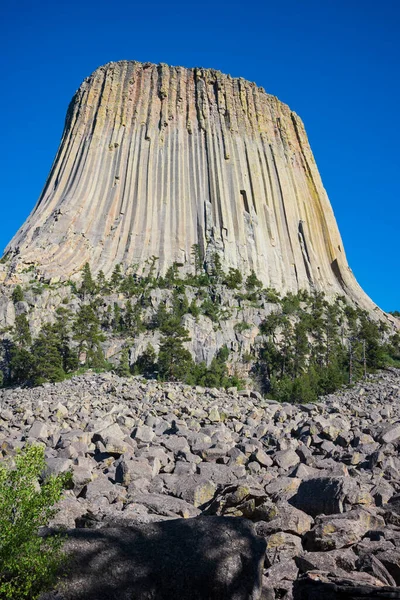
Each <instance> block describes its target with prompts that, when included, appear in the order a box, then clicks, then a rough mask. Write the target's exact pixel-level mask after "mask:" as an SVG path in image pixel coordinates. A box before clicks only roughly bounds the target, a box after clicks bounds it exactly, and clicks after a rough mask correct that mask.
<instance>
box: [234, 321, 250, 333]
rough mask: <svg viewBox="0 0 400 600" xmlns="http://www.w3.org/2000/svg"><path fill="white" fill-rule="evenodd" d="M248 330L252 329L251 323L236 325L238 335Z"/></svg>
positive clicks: (244, 322) (243, 322)
mask: <svg viewBox="0 0 400 600" xmlns="http://www.w3.org/2000/svg"><path fill="white" fill-rule="evenodd" d="M248 329H251V325H250V323H246V321H240V323H236V325H235V326H234V330H235V331H237V332H238V333H242V332H243V331H247V330H248Z"/></svg>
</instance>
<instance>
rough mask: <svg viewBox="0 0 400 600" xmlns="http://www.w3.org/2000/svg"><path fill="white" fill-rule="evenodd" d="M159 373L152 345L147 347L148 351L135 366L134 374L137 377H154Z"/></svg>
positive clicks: (139, 358)
mask: <svg viewBox="0 0 400 600" xmlns="http://www.w3.org/2000/svg"><path fill="white" fill-rule="evenodd" d="M157 371H158V365H157V355H156V352H155V350H154V348H153V346H152V345H151V344H148V345H147V348H146V350H145V351H144V352H143V353H142V354H141V355H140V356H139V357H138V359H137V361H136V362H135V364H134V367H133V372H134V373H135V374H136V375H139V374H141V375H144V376H145V377H152V376H153V375H154V374H155V373H156V372H157Z"/></svg>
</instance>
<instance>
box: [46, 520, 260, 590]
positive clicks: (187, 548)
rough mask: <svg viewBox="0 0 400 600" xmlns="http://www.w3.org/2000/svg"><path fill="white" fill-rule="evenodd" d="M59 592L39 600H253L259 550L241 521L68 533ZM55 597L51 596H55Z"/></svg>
mask: <svg viewBox="0 0 400 600" xmlns="http://www.w3.org/2000/svg"><path fill="white" fill-rule="evenodd" d="M65 551H66V553H67V555H68V556H69V557H70V561H71V562H70V567H69V573H68V575H67V577H66V578H65V579H64V580H63V581H62V583H61V584H60V588H59V589H58V590H57V591H55V592H53V593H52V594H46V595H43V596H42V599H41V600H50V598H53V599H54V600H55V599H56V598H57V599H58V600H100V598H101V599H102V600H132V599H133V598H134V599H135V600H149V599H150V598H153V599H157V600H172V599H176V600H178V599H179V600H259V599H260V597H261V586H262V566H263V562H264V552H265V542H264V541H263V540H262V539H261V538H258V537H257V536H256V535H255V532H254V528H253V526H252V524H251V523H250V522H249V521H246V520H244V519H230V518H224V517H205V518H204V517H200V518H194V519H176V520H172V521H164V522H159V523H151V524H141V525H139V524H137V525H135V526H132V527H123V528H112V527H111V528H103V529H100V530H90V529H89V530H87V529H75V530H73V531H70V532H69V534H68V539H67V542H66V544H65ZM57 593H58V594H57Z"/></svg>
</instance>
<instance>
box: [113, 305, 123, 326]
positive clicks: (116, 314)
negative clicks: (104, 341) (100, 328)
mask: <svg viewBox="0 0 400 600" xmlns="http://www.w3.org/2000/svg"><path fill="white" fill-rule="evenodd" d="M112 328H113V331H115V332H116V333H119V332H121V331H122V330H123V328H124V323H123V320H122V312H121V308H120V306H119V304H118V303H117V302H114V311H113V320H112Z"/></svg>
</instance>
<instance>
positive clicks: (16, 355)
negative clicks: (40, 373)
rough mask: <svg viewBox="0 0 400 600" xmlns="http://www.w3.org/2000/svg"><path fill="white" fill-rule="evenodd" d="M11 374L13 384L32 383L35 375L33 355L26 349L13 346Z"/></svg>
mask: <svg viewBox="0 0 400 600" xmlns="http://www.w3.org/2000/svg"><path fill="white" fill-rule="evenodd" d="M9 374H10V381H11V382H12V383H17V384H21V383H26V382H27V381H30V380H31V379H32V377H33V375H34V357H33V354H32V353H31V352H30V351H29V350H27V349H26V348H19V347H18V346H13V347H12V348H11V350H10V363H9Z"/></svg>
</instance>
